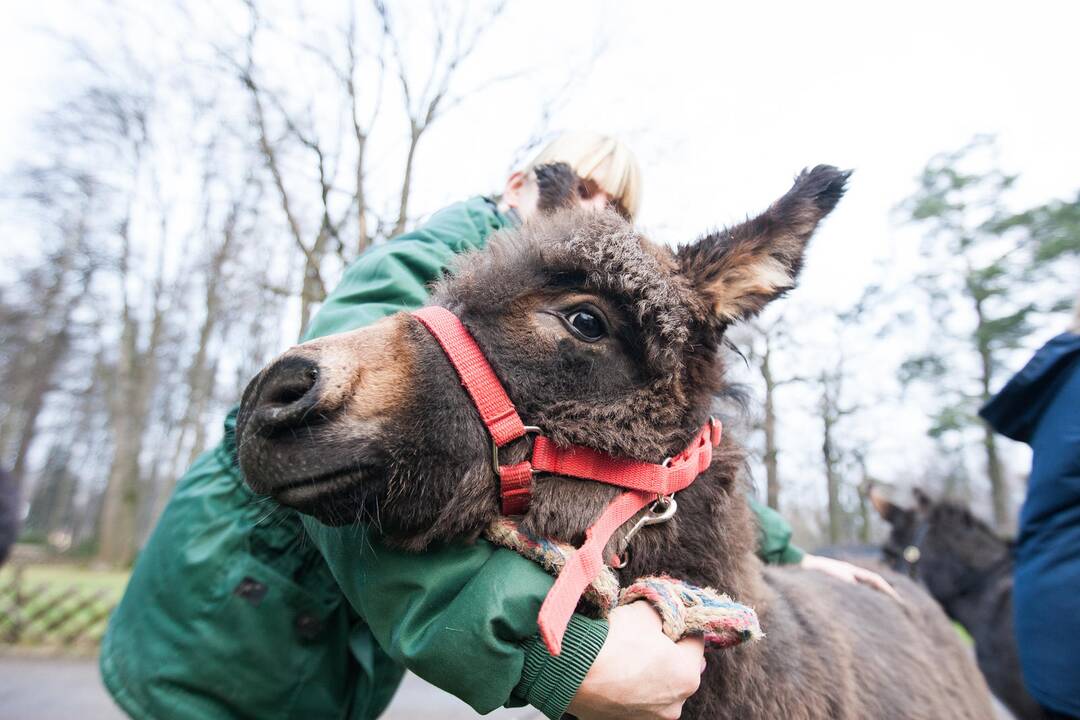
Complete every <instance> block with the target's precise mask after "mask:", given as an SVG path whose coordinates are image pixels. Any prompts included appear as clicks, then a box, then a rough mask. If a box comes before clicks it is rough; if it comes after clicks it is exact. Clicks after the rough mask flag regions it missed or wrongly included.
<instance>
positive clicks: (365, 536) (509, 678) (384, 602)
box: [304, 198, 607, 718]
mask: <svg viewBox="0 0 1080 720" xmlns="http://www.w3.org/2000/svg"><path fill="white" fill-rule="evenodd" d="M501 225H502V219H501V218H500V216H498V215H497V214H496V213H495V211H494V208H493V207H492V206H491V205H490V203H488V202H487V201H486V200H483V199H481V198H477V199H475V200H471V201H469V202H467V203H460V204H458V205H454V206H451V207H450V208H447V209H446V210H443V211H442V212H440V213H438V214H436V215H434V216H433V217H432V218H431V220H430V222H429V223H428V224H427V225H425V226H424V227H423V228H421V229H419V230H417V231H415V232H412V233H408V234H406V235H403V236H401V237H399V238H396V239H394V240H391V241H390V242H388V243H385V244H383V245H379V246H376V247H374V248H372V249H370V250H369V251H367V252H366V253H365V254H364V255H363V256H362V257H360V258H359V259H358V260H357V261H356V262H355V263H353V265H352V266H350V267H349V269H348V270H347V271H346V273H345V275H344V277H343V279H342V282H341V284H340V285H339V286H338V287H337V288H336V289H335V290H334V291H333V293H331V295H330V296H329V297H328V298H327V300H326V303H325V304H324V305H323V307H322V308H321V309H320V311H319V312H318V314H317V315H316V317H315V318H314V319H313V321H312V323H311V326H310V328H309V329H308V331H307V333H306V335H305V338H306V339H310V338H314V337H319V336H322V335H328V334H332V333H337V332H344V331H347V330H352V329H355V328H357V327H361V326H363V325H366V324H369V323H372V322H375V321H376V320H378V319H380V318H382V317H385V316H387V315H391V314H393V313H395V312H398V311H400V310H412V309H415V308H417V307H419V306H420V305H422V304H423V303H424V302H425V300H426V298H427V285H428V284H429V283H431V282H432V281H434V280H436V279H437V278H438V277H439V276H440V275H441V274H442V272H443V270H444V268H445V267H446V266H447V265H448V264H449V262H450V261H451V260H452V258H453V257H454V255H456V254H457V253H459V252H463V251H465V250H469V249H474V248H479V247H482V246H483V244H484V242H485V240H486V238H487V236H488V235H489V234H490V233H491V232H492V231H493V230H495V229H498V228H499V227H501ZM304 524H305V527H306V529H307V531H308V534H309V535H310V537H311V538H312V540H313V541H314V543H315V545H316V546H317V547H318V548H319V549H320V551H321V552H322V554H323V555H324V557H325V558H326V560H327V563H328V564H329V566H330V569H331V572H333V574H334V577H335V579H336V580H337V582H338V584H339V585H340V586H341V589H342V591H343V592H344V594H345V596H346V597H347V598H348V600H349V602H350V603H351V604H352V605H353V607H354V608H355V609H356V610H357V612H359V613H360V614H361V615H362V616H363V618H364V620H365V622H366V623H367V625H368V626H369V628H370V629H371V631H372V633H373V634H374V636H375V638H376V640H377V641H378V643H379V645H380V646H381V647H382V649H383V650H384V651H385V652H386V653H387V654H388V655H389V656H390V657H391V658H393V659H394V660H395V661H397V662H399V663H401V664H402V665H404V666H405V667H407V668H409V669H410V670H412V671H413V672H415V673H416V674H417V675H419V676H420V677H422V678H424V679H425V680H428V681H429V682H431V683H433V684H435V685H437V686H439V687H441V688H443V689H444V690H446V691H448V692H450V693H451V694H453V695H456V696H457V697H459V698H461V699H462V700H464V701H465V702H467V703H469V704H470V705H471V706H472V707H473V708H475V709H476V710H477V711H478V712H481V713H486V712H489V711H491V710H492V709H494V708H496V707H499V706H501V705H503V704H507V703H511V704H515V700H516V701H517V702H516V704H522V702H528V703H529V704H531V705H533V706H535V707H536V708H538V709H540V710H541V711H542V712H544V713H545V714H546V715H548V716H549V717H553V718H557V717H560V716H561V715H562V713H563V712H564V711H565V709H566V706H567V705H568V704H569V702H570V700H571V698H572V697H573V696H574V694H575V693H576V692H577V689H578V687H579V686H580V684H581V681H582V680H583V679H584V677H585V674H586V672H587V671H588V669H589V667H590V666H591V665H592V662H593V660H594V659H595V658H596V655H597V653H598V652H599V651H600V647H601V646H602V645H603V643H604V640H605V639H606V637H607V623H606V622H604V621H601V620H591V619H588V618H585V617H582V616H575V617H574V619H573V621H572V622H571V625H570V628H569V629H568V631H567V634H566V640H565V641H564V647H563V652H562V653H561V654H560V656H559V657H553V656H551V655H549V654H548V653H547V651H546V649H545V648H544V646H543V644H542V643H540V642H539V638H538V637H536V633H537V627H536V616H537V613H538V612H539V608H540V604H541V602H542V601H543V599H544V596H545V595H546V594H547V591H548V589H549V588H550V586H551V583H552V578H551V577H550V576H548V575H547V574H546V573H545V572H544V571H543V570H542V569H541V568H540V567H539V566H537V565H535V564H534V563H532V562H529V561H528V560H526V559H524V558H522V557H520V556H518V555H517V554H515V553H513V552H511V551H509V550H505V549H502V548H497V547H495V546H494V545H491V544H490V543H487V542H485V541H482V540H481V541H477V542H474V543H469V544H465V543H452V544H448V545H446V546H443V547H439V548H434V549H431V550H429V551H426V552H424V553H407V552H402V551H398V550H395V549H393V548H391V547H388V546H387V545H385V544H383V543H382V542H381V541H380V539H379V538H378V536H377V533H374V532H371V531H370V529H369V528H367V527H365V526H362V525H361V526H353V527H345V528H332V527H327V526H324V525H322V524H320V523H318V522H317V521H315V520H314V519H312V518H308V517H305V518H304Z"/></svg>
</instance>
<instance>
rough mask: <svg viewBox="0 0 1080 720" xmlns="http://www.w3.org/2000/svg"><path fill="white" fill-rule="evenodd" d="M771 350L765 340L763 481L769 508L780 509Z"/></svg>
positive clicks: (762, 374)
mask: <svg viewBox="0 0 1080 720" xmlns="http://www.w3.org/2000/svg"><path fill="white" fill-rule="evenodd" d="M770 355H771V349H770V347H769V339H768V337H766V338H765V353H764V354H763V355H762V356H761V377H762V378H763V379H764V380H765V418H764V424H763V430H764V432H765V456H764V458H763V461H764V463H765V479H766V491H767V499H766V502H767V503H768V505H769V507H771V508H772V509H773V510H779V509H780V468H779V463H778V455H779V453H780V451H779V448H777V446H776V406H775V401H776V381H775V379H774V378H773V375H772V366H771V364H770V362H771V357H770Z"/></svg>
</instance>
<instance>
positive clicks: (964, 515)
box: [870, 488, 1011, 609]
mask: <svg viewBox="0 0 1080 720" xmlns="http://www.w3.org/2000/svg"><path fill="white" fill-rule="evenodd" d="M913 494H914V497H915V504H914V506H913V507H910V508H908V507H902V506H900V505H897V504H895V503H893V502H891V501H889V500H888V499H886V498H885V496H884V495H883V494H882V493H881V491H880V490H878V489H876V488H871V490H870V500H871V502H872V503H873V505H874V507H875V509H876V510H877V511H878V513H879V514H880V515H881V517H882V519H884V520H885V521H886V522H887V523H889V525H890V529H889V538H888V540H886V541H885V545H884V546H883V548H882V551H883V553H884V555H885V559H886V561H887V562H888V563H889V564H890V565H891V566H892V567H893V569H895V570H896V571H898V572H902V573H906V574H908V575H910V576H911V577H913V578H917V579H919V580H922V581H923V582H924V583H925V584H926V587H927V588H928V589H929V590H930V594H931V595H933V596H934V597H935V598H937V600H938V601H939V602H941V603H943V604H945V605H946V609H948V607H947V606H948V603H949V602H950V601H952V600H955V599H956V598H958V597H960V596H962V595H964V594H965V593H968V592H972V591H976V590H978V589H979V586H980V584H981V583H983V582H984V581H985V580H986V579H987V578H989V577H990V576H991V575H993V574H994V573H995V572H997V571H999V570H1002V569H1004V565H1005V564H1007V563H1008V562H1010V560H1011V550H1010V546H1009V544H1008V543H1007V542H1006V541H1005V540H1002V539H1001V538H999V537H998V536H997V535H996V534H995V533H994V531H993V530H991V529H990V527H989V526H988V525H987V524H986V523H985V522H983V521H982V520H980V519H979V518H977V517H975V515H973V514H972V512H971V510H969V509H968V508H966V507H964V506H963V505H959V504H957V503H954V502H945V501H941V502H938V501H934V500H932V499H931V498H930V496H929V495H927V494H926V493H925V492H923V491H922V490H920V489H918V488H916V489H915V490H914V491H913Z"/></svg>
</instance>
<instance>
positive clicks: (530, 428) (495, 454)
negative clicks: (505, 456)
mask: <svg viewBox="0 0 1080 720" xmlns="http://www.w3.org/2000/svg"><path fill="white" fill-rule="evenodd" d="M530 433H531V434H533V435H543V434H544V431H543V430H541V429H540V428H538V427H536V426H535V425H526V426H525V434H524V435H522V437H528V436H529V434H530ZM519 439H520V438H519ZM511 442H513V441H511ZM491 467H492V469H494V471H495V475H496V476H498V474H499V446H498V444H497V443H496V442H495V438H492V439H491ZM533 474H534V475H535V474H536V471H535V470H533Z"/></svg>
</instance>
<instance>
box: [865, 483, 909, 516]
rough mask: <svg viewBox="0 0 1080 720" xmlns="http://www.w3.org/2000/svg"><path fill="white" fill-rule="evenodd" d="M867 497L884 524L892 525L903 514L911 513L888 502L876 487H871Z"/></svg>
mask: <svg viewBox="0 0 1080 720" xmlns="http://www.w3.org/2000/svg"><path fill="white" fill-rule="evenodd" d="M867 496H868V497H869V498H870V504H871V505H873V506H874V509H875V510H877V512H878V515H880V516H881V519H882V520H884V521H885V522H887V523H889V524H890V525H893V524H895V523H896V521H897V520H899V519H900V516H901V515H902V514H903V513H907V512H911V511H910V510H906V509H904V508H902V507H900V506H899V505H896V504H895V503H893V502H890V501H889V499H888V498H886V497H885V494H884V493H882V492H881V491H880V490H878V488H877V486H874V485H871V486H870V490H869V491H868V492H867Z"/></svg>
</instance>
